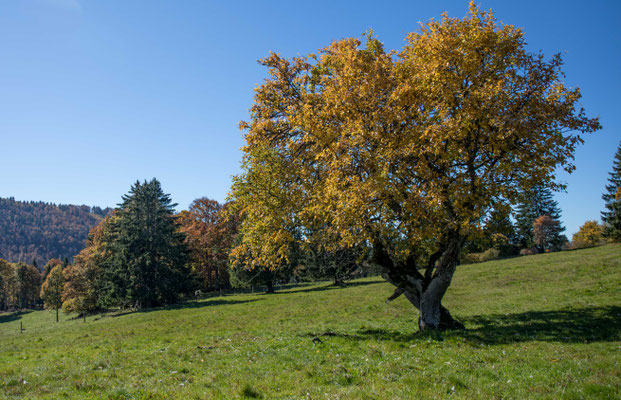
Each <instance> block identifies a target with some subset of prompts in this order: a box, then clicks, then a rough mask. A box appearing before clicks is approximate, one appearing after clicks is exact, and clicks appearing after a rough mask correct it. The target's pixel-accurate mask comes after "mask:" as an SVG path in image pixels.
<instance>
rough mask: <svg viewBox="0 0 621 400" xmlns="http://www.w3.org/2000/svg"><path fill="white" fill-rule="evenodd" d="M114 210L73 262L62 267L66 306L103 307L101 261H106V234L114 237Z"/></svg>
mask: <svg viewBox="0 0 621 400" xmlns="http://www.w3.org/2000/svg"><path fill="white" fill-rule="evenodd" d="M114 218H115V214H111V215H109V216H107V217H105V218H104V219H103V220H102V221H101V222H100V223H99V225H97V226H95V227H93V228H92V229H91V230H90V232H89V234H88V239H87V241H86V247H84V249H82V251H80V253H79V254H78V255H76V256H75V257H74V262H73V264H72V265H69V266H67V268H65V269H64V270H63V274H64V276H65V279H66V283H65V287H64V290H63V310H64V311H65V312H77V313H79V314H82V315H84V316H85V315H86V314H88V313H90V312H93V311H96V310H99V309H101V308H102V303H103V299H102V298H101V297H102V293H101V285H102V281H101V275H102V269H101V265H104V264H105V263H106V260H107V257H109V255H108V254H106V252H105V246H104V245H105V242H104V240H105V239H106V238H107V237H111V234H110V233H109V231H110V226H111V225H112V224H113V220H114Z"/></svg>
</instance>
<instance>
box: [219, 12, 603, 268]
mask: <svg viewBox="0 0 621 400" xmlns="http://www.w3.org/2000/svg"><path fill="white" fill-rule="evenodd" d="M406 40H407V44H406V45H405V47H404V48H403V49H401V50H400V51H394V52H387V51H385V50H384V48H383V45H382V44H381V43H380V42H379V41H378V40H377V39H375V38H374V37H373V35H372V33H369V34H368V35H366V39H365V42H364V44H363V42H362V41H361V40H359V39H357V38H347V39H343V40H340V41H336V42H333V43H332V44H331V45H330V46H328V47H326V48H324V49H322V50H320V51H319V52H318V54H316V55H315V54H310V55H308V56H305V57H295V58H293V59H290V60H288V59H285V58H283V57H280V56H279V55H277V54H273V53H272V54H270V55H269V56H268V57H267V58H265V59H264V60H262V61H261V63H262V64H263V65H264V66H266V67H268V70H269V77H268V78H267V79H266V81H265V83H264V84H263V85H261V86H259V87H258V88H257V89H256V90H255V98H254V105H253V106H252V108H251V119H250V121H248V122H242V123H240V127H241V128H242V129H243V130H245V132H246V133H245V140H246V144H245V146H244V147H243V151H244V159H243V165H242V168H243V172H242V174H240V175H238V176H236V177H235V178H234V182H233V186H232V191H231V194H230V197H231V198H232V199H234V200H235V201H236V203H235V204H236V207H237V209H238V210H239V211H240V212H241V213H242V214H243V215H244V220H243V223H242V227H241V231H242V233H243V243H242V246H243V250H241V249H242V247H240V249H239V250H235V251H234V253H242V252H247V251H249V250H248V249H250V251H251V253H252V254H253V256H255V257H256V262H257V263H258V264H261V265H278V264H280V263H281V262H282V261H283V260H284V259H285V258H286V249H287V243H288V242H290V241H292V240H297V239H300V238H304V237H305V236H306V235H308V234H309V232H315V231H317V230H322V229H323V230H331V231H334V234H333V235H328V236H330V237H338V243H334V246H343V245H356V244H360V243H373V242H374V241H376V240H378V239H380V240H382V242H383V243H385V245H386V246H387V247H388V248H389V250H390V252H391V253H392V254H393V255H395V257H397V258H405V257H407V256H408V255H410V254H412V253H413V252H421V251H422V252H425V253H430V252H433V251H435V250H436V249H437V247H438V243H439V242H441V241H442V240H443V238H446V237H448V236H451V237H466V236H467V235H469V234H470V233H471V232H472V231H473V230H475V229H477V226H478V225H479V222H480V221H481V219H482V218H483V216H484V215H485V213H486V212H487V211H488V210H489V209H490V207H491V206H492V204H494V203H495V202H497V200H498V199H504V200H505V201H506V202H507V203H514V202H515V201H516V199H517V193H518V190H519V189H524V188H529V187H532V186H534V185H549V186H552V187H553V188H561V187H562V185H560V184H555V183H554V182H553V180H554V175H553V172H554V170H555V169H556V168H557V167H562V168H564V169H565V170H567V171H572V170H573V169H574V166H573V164H572V162H571V161H572V157H573V153H574V149H575V147H576V145H578V144H580V143H581V142H582V139H581V136H580V132H581V133H588V132H593V131H595V130H597V129H599V122H598V120H597V119H590V118H587V117H586V116H585V115H584V111H583V110H582V109H580V108H579V107H578V100H579V99H580V91H579V90H578V89H568V88H566V87H565V86H564V85H563V83H562V81H561V79H562V72H561V70H560V67H561V64H562V61H561V58H560V56H559V55H556V56H554V57H552V59H551V60H549V61H547V60H545V59H544V58H543V56H541V55H538V54H530V53H528V52H527V51H526V49H525V41H524V33H523V32H522V30H521V29H519V28H515V27H513V26H509V25H504V24H502V23H498V22H497V21H496V20H495V19H494V16H493V14H492V13H491V12H485V11H480V10H479V9H478V8H477V7H476V6H475V5H473V4H471V8H470V13H469V14H468V15H467V16H466V17H464V18H461V19H460V18H449V17H448V16H446V15H443V16H442V19H441V20H439V21H431V22H429V23H427V24H425V25H423V26H421V29H420V31H419V32H416V33H411V34H409V35H408V36H407V38H406ZM296 238H297V239H296Z"/></svg>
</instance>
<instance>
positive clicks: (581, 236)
mask: <svg viewBox="0 0 621 400" xmlns="http://www.w3.org/2000/svg"><path fill="white" fill-rule="evenodd" d="M603 233H604V229H603V227H602V226H601V225H600V224H599V223H598V222H597V221H587V222H585V223H584V225H582V226H581V227H580V229H579V230H578V232H576V233H574V236H573V237H572V238H571V241H572V246H573V247H575V248H582V247H593V246H597V245H599V244H601V242H602V236H603Z"/></svg>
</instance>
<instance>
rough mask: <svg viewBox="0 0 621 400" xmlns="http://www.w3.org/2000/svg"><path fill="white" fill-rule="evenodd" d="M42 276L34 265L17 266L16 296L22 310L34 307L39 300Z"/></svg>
mask: <svg viewBox="0 0 621 400" xmlns="http://www.w3.org/2000/svg"><path fill="white" fill-rule="evenodd" d="M40 289H41V274H40V273H39V271H38V270H37V269H36V268H35V267H33V266H32V265H28V264H26V263H17V264H15V295H16V300H17V304H18V306H19V307H20V308H27V307H32V306H35V305H36V304H37V301H38V300H39V291H40Z"/></svg>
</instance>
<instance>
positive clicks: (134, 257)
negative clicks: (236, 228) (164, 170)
mask: <svg viewBox="0 0 621 400" xmlns="http://www.w3.org/2000/svg"><path fill="white" fill-rule="evenodd" d="M119 206H120V208H119V209H118V214H117V218H115V219H114V220H113V222H112V223H111V229H110V232H109V236H110V237H109V238H107V239H106V240H105V242H106V249H105V250H106V251H107V252H108V253H109V255H110V256H109V257H107V259H106V260H105V262H104V263H103V268H102V269H103V281H102V285H103V290H104V293H105V296H104V298H103V300H104V301H105V302H106V303H107V304H113V305H117V306H121V307H123V308H127V307H134V308H142V307H154V306H159V305H164V304H170V303H174V302H176V301H177V299H178V297H179V295H180V294H181V293H182V292H184V291H188V290H189V289H190V288H189V276H190V274H189V269H188V266H187V261H188V249H187V246H186V244H185V243H184V239H185V235H184V234H182V233H180V232H179V231H178V229H177V228H178V227H177V224H176V223H175V218H174V207H175V206H176V204H173V203H171V200H170V196H169V195H168V194H164V192H163V191H162V188H161V186H160V183H159V182H158V181H157V180H156V179H153V180H151V181H150V182H147V181H144V182H143V183H140V182H138V181H137V182H136V183H135V184H134V185H133V186H132V188H131V190H130V191H129V193H128V194H127V195H126V196H123V203H121V204H120V205H119Z"/></svg>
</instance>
